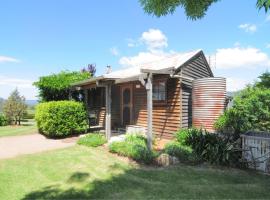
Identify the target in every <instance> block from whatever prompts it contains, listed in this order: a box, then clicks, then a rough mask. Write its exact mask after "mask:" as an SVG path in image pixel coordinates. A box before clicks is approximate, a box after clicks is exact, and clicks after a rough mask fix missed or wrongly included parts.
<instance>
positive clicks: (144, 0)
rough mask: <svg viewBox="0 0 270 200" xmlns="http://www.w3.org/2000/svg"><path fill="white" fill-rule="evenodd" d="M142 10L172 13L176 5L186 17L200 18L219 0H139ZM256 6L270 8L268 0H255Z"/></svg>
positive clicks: (159, 14)
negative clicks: (182, 10) (181, 8)
mask: <svg viewBox="0 0 270 200" xmlns="http://www.w3.org/2000/svg"><path fill="white" fill-rule="evenodd" d="M139 1H140V3H141V5H142V7H143V9H144V11H145V12H146V13H148V14H151V15H155V16H157V17H160V16H164V15H168V14H172V13H174V12H175V10H176V8H177V7H183V8H184V10H185V13H186V15H187V17H188V18H190V19H192V20H196V19H200V18H202V17H203V16H204V15H205V14H206V11H207V10H208V8H209V7H210V6H211V5H212V4H213V3H216V2H218V1H219V0H139ZM257 8H258V9H259V10H260V9H262V8H264V10H265V12H267V11H268V10H269V8H270V0H257Z"/></svg>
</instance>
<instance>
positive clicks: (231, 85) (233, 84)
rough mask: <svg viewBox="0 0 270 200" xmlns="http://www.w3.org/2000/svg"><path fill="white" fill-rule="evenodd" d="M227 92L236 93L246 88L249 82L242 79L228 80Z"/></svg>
mask: <svg viewBox="0 0 270 200" xmlns="http://www.w3.org/2000/svg"><path fill="white" fill-rule="evenodd" d="M226 80H227V91H230V92H234V91H238V90H242V89H244V88H245V86H246V85H247V84H249V81H247V80H245V79H240V78H226Z"/></svg>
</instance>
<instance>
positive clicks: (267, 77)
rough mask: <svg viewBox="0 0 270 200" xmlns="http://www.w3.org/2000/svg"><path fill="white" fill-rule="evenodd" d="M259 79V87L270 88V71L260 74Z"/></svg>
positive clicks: (257, 84)
mask: <svg viewBox="0 0 270 200" xmlns="http://www.w3.org/2000/svg"><path fill="white" fill-rule="evenodd" d="M259 79H260V80H259V81H257V82H256V83H255V86H256V87H258V88H265V89H270V72H268V71H267V72H265V73H263V74H262V75H260V76H259Z"/></svg>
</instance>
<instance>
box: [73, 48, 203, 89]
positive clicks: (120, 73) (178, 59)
mask: <svg viewBox="0 0 270 200" xmlns="http://www.w3.org/2000/svg"><path fill="white" fill-rule="evenodd" d="M200 52H202V50H200V49H199V50H196V51H191V52H187V53H178V54H175V55H172V56H168V57H166V58H163V59H159V60H156V61H153V62H147V63H141V64H138V66H136V67H129V68H124V69H121V70H117V71H114V72H110V73H108V74H103V75H101V76H98V77H94V78H91V79H88V80H85V81H81V82H78V83H75V84H73V86H79V85H82V84H83V85H85V84H86V83H91V82H95V81H96V80H101V79H104V80H106V79H109V80H113V79H115V80H117V79H128V78H130V77H136V76H139V75H141V74H142V70H155V71H158V70H164V69H169V68H173V69H174V70H176V69H177V68H179V67H181V66H182V65H184V64H185V63H186V62H188V61H189V60H190V59H192V58H193V57H194V56H196V55H197V54H198V53H200Z"/></svg>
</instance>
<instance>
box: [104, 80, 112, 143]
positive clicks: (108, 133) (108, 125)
mask: <svg viewBox="0 0 270 200" xmlns="http://www.w3.org/2000/svg"><path fill="white" fill-rule="evenodd" d="M105 90H106V122H105V127H106V128H105V129H106V138H107V140H109V139H110V138H111V85H110V84H109V85H106V86H105Z"/></svg>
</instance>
